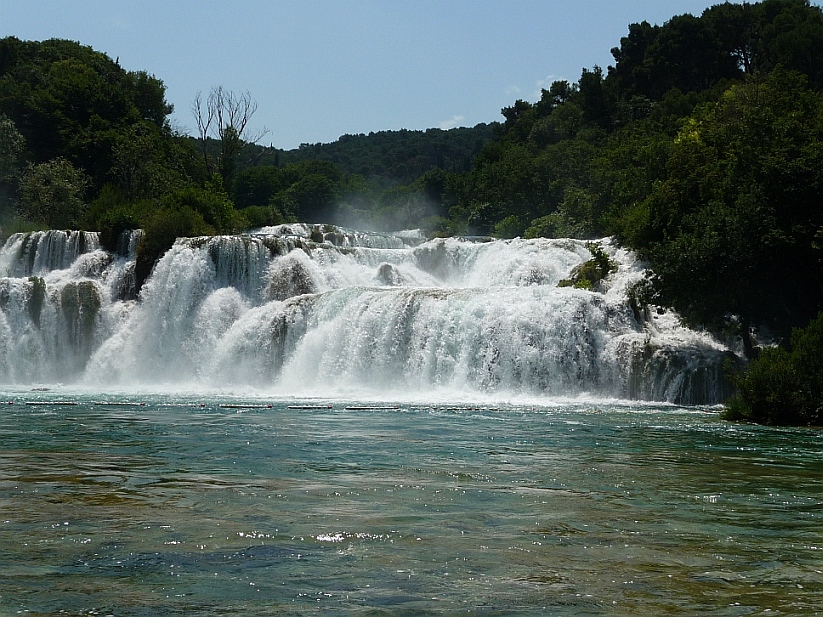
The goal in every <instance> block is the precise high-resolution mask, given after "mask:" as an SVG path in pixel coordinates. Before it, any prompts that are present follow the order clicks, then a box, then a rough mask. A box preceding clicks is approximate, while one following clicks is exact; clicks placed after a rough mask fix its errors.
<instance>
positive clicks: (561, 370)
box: [0, 225, 732, 404]
mask: <svg viewBox="0 0 823 617" xmlns="http://www.w3.org/2000/svg"><path fill="white" fill-rule="evenodd" d="M138 241H139V232H133V233H132V234H131V235H127V236H124V238H123V242H122V243H121V247H120V248H119V249H118V251H116V252H115V253H114V254H111V253H108V252H106V251H105V250H103V249H102V248H101V247H100V243H99V241H98V238H97V234H95V233H92V232H64V231H49V232H36V233H31V234H16V235H14V236H12V237H11V238H9V240H8V241H7V242H6V244H5V246H4V247H3V248H2V250H0V383H5V384H35V383H36V384H42V383H58V382H60V383H72V384H79V385H83V386H88V387H90V388H98V389H105V388H112V387H118V388H135V387H137V388H149V389H150V388H167V387H170V386H171V387H183V386H185V387H186V388H188V389H197V388H202V389H208V390H215V389H224V390H242V389H244V388H253V389H255V390H257V391H265V392H270V393H272V394H275V395H282V396H336V395H343V396H345V395H348V396H361V397H363V396H366V397H370V398H375V399H392V398H398V397H412V398H413V397H415V396H424V395H431V394H432V393H442V394H443V395H444V396H446V395H448V396H449V397H451V398H463V399H466V400H468V399H472V398H476V397H484V398H488V397H492V398H493V397H528V398H535V397H537V398H546V399H552V398H554V399H557V398H563V397H593V398H616V399H636V400H637V399H640V400H653V401H667V402H673V403H679V404H712V403H717V402H720V401H722V400H723V399H724V398H725V396H726V395H727V394H728V385H727V384H726V382H725V381H724V379H723V362H724V360H725V359H726V358H728V357H730V356H732V354H731V352H730V351H729V350H728V349H727V348H726V347H724V345H722V344H721V343H720V342H718V341H716V340H714V339H713V338H711V337H710V336H708V335H706V334H704V333H699V332H695V331H692V330H688V329H686V328H684V327H682V326H681V325H680V324H679V321H678V319H677V316H676V315H674V314H673V313H670V312H667V311H656V310H652V311H647V312H646V313H645V314H639V313H638V311H637V310H633V309H632V307H631V306H630V303H629V301H628V296H627V290H628V289H629V287H630V285H631V284H632V283H634V282H636V281H638V280H640V279H641V278H642V277H643V276H644V273H645V270H644V265H643V264H642V263H640V262H638V260H637V259H636V257H635V256H634V255H633V254H631V253H630V252H627V251H625V250H622V249H620V248H618V247H616V246H615V245H613V243H612V242H611V241H610V240H609V239H603V240H601V241H600V244H601V246H602V247H603V249H604V250H605V251H606V253H607V254H608V255H609V257H610V259H612V260H614V261H615V262H616V263H617V265H618V268H617V271H616V272H614V273H612V274H611V275H610V276H609V277H608V279H606V280H605V281H604V282H603V284H602V285H601V286H600V288H599V289H598V290H597V291H587V290H582V289H574V288H571V287H558V285H557V284H558V282H559V281H560V280H561V279H564V278H567V277H568V276H569V275H570V272H571V271H572V269H573V268H574V267H575V266H578V265H580V264H581V263H583V262H585V261H586V260H588V259H590V258H591V254H590V252H589V250H588V248H587V247H586V243H585V242H582V241H577V240H567V239H564V240H549V239H534V240H522V239H514V240H494V241H480V240H478V239H460V238H448V239H437V240H430V241H428V242H423V241H422V239H421V238H418V237H416V236H415V235H414V234H400V235H394V236H390V235H380V234H365V233H359V232H353V231H349V230H342V229H339V228H332V227H330V226H325V227H324V226H310V225H283V226H278V227H273V228H264V229H262V230H260V231H259V232H257V233H254V234H247V235H239V236H216V237H203V238H181V239H178V240H177V242H176V243H175V245H174V246H173V247H172V248H171V249H170V250H169V251H168V252H167V253H166V254H165V255H164V256H163V257H162V259H160V261H158V262H157V264H156V265H155V268H154V270H153V271H152V274H151V276H150V277H149V278H148V279H147V281H146V283H145V284H144V286H143V287H142V289H141V290H140V292H139V295H138V294H137V293H136V291H135V286H134V285H135V284H134V260H135V248H136V246H137V242H138Z"/></svg>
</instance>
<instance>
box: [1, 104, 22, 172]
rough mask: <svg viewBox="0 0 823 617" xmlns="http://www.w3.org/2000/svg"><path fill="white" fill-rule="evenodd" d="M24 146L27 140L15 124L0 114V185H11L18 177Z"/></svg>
mask: <svg viewBox="0 0 823 617" xmlns="http://www.w3.org/2000/svg"><path fill="white" fill-rule="evenodd" d="M24 145H25V140H24V139H23V136H22V135H21V134H20V131H18V130H17V127H16V126H15V125H14V122H12V121H11V120H10V119H9V118H8V117H7V116H5V115H4V114H0V185H3V184H6V183H10V182H12V181H13V180H14V178H15V177H16V175H17V171H18V166H19V157H20V154H21V153H22V152H23V147H24Z"/></svg>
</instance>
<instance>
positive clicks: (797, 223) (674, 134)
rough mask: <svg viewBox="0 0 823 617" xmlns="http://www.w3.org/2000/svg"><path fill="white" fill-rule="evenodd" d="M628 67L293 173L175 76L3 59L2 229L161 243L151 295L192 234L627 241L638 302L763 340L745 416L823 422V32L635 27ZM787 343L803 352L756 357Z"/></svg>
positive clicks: (704, 25) (96, 58)
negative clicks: (176, 120)
mask: <svg viewBox="0 0 823 617" xmlns="http://www.w3.org/2000/svg"><path fill="white" fill-rule="evenodd" d="M612 55H613V57H614V65H613V66H609V67H606V68H605V69H604V68H602V67H597V66H595V67H592V68H587V69H583V70H582V73H581V76H580V79H579V80H578V81H577V82H575V83H570V82H568V81H556V82H554V83H553V84H552V85H551V87H550V88H548V89H544V90H543V91H542V96H541V98H540V100H539V101H537V102H535V103H530V102H527V101H522V100H518V101H514V102H513V104H512V105H511V106H510V107H506V108H504V109H503V110H502V121H501V122H500V123H490V124H481V125H478V126H476V127H472V128H461V129H452V130H449V131H441V130H438V129H430V130H428V131H394V132H380V133H373V134H370V135H344V136H342V137H341V138H340V139H339V140H338V141H336V142H334V143H332V144H313V145H310V144H303V145H302V146H301V147H300V148H299V149H297V150H293V151H283V150H277V149H275V148H271V147H269V148H266V147H264V146H262V145H258V144H256V143H254V142H255V141H258V140H257V138H258V137H261V136H259V135H258V136H252V135H248V134H247V133H246V132H245V126H246V122H247V120H248V118H249V115H250V114H252V113H253V112H254V105H253V103H252V101H251V100H250V98H249V95H248V93H245V94H241V95H235V94H233V93H228V92H225V91H222V89H216V90H212V91H211V92H210V93H209V95H208V97H207V98H206V99H201V98H200V96H198V99H197V100H196V101H195V105H194V108H195V109H196V110H198V111H199V116H198V127H199V129H200V130H199V135H198V136H197V137H191V136H188V135H180V134H177V133H175V132H174V131H173V130H172V128H171V127H170V125H169V122H168V117H169V114H170V112H171V109H170V107H169V105H168V104H167V103H166V101H165V98H164V92H165V86H164V85H163V83H162V81H160V80H159V79H157V78H156V77H154V76H151V75H148V74H146V73H144V72H130V71H126V70H124V69H122V68H121V67H120V66H119V64H118V63H117V62H116V61H112V60H111V59H110V58H109V57H107V56H106V55H104V54H101V53H99V52H95V51H94V50H92V49H90V48H88V47H84V46H82V45H80V44H78V43H73V42H69V41H61V40H50V41H43V42H26V41H20V40H18V39H15V38H13V37H10V38H6V39H2V40H0V227H2V228H3V232H4V233H5V234H8V233H11V232H12V231H17V230H22V229H31V228H37V227H82V228H86V229H95V230H99V231H100V232H101V234H102V238H103V241H104V242H106V243H107V244H108V245H109V246H112V247H113V246H114V244H115V243H116V239H117V237H118V235H119V234H120V232H121V231H123V230H126V229H133V228H137V227H140V228H143V229H144V230H145V236H144V240H143V242H142V243H141V245H140V248H139V278H141V279H144V278H145V277H146V276H147V275H148V273H149V272H150V269H151V267H152V265H153V263H154V262H155V260H156V259H157V258H158V257H159V256H160V255H162V253H163V252H164V251H165V250H166V249H167V248H168V247H169V246H170V245H171V243H172V242H173V240H174V238H175V237H177V236H184V235H195V234H197V235H200V234H211V233H223V232H237V231H241V230H244V229H247V228H249V227H255V226H261V225H267V224H275V223H279V222H283V221H288V220H302V221H306V222H328V223H337V224H343V225H350V226H359V227H368V228H373V229H380V230H394V229H401V228H408V227H421V228H423V229H425V230H426V231H427V232H428V233H430V234H431V235H453V234H472V235H478V234H479V235H492V236H495V237H499V238H509V237H515V236H525V237H541V236H543V237H564V236H573V237H579V238H589V239H594V238H598V237H602V236H606V235H610V236H614V237H615V238H617V240H618V241H619V242H620V243H622V244H623V245H624V246H627V247H628V248H631V249H634V250H635V251H637V252H638V253H639V254H640V255H641V256H642V257H643V258H644V259H646V260H647V261H648V262H649V264H650V265H651V267H652V270H653V272H654V275H652V276H650V277H649V278H648V279H647V280H646V281H645V282H644V283H643V284H641V285H638V286H637V288H635V289H634V290H633V292H632V293H633V301H635V302H637V303H638V304H643V303H646V304H656V305H663V306H671V307H673V308H675V309H676V310H677V311H678V312H679V313H680V314H681V315H682V316H683V318H684V320H685V321H687V322H688V323H689V324H690V325H692V326H696V327H703V328H706V329H709V330H710V331H712V332H714V333H716V334H718V335H721V336H731V337H739V340H740V341H741V342H742V346H743V348H744V350H745V353H746V355H747V356H748V357H749V358H751V359H752V360H753V363H752V365H751V366H752V370H751V371H750V372H749V373H746V374H744V375H739V376H738V377H737V378H736V380H737V384H738V386H739V389H740V395H739V397H738V398H737V399H736V402H735V403H734V405H732V407H731V409H732V412H733V415H734V417H737V418H742V419H753V420H757V421H766V422H780V421H790V422H792V423H799V424H808V423H817V424H819V423H820V422H821V412H820V408H821V406H823V395H817V394H813V395H809V390H808V388H807V389H806V390H805V394H803V396H800V395H799V394H798V388H803V387H804V386H802V385H798V384H808V383H820V382H823V376H821V375H818V373H819V369H818V368H810V366H811V365H810V364H809V363H808V362H805V361H799V360H797V358H799V357H802V358H806V357H807V356H808V354H807V353H806V351H802V350H807V349H809V348H810V347H809V346H810V345H811V346H812V347H813V348H815V349H818V351H823V350H820V349H819V341H818V342H814V343H810V342H809V341H812V340H813V341H817V338H815V337H818V338H819V336H818V334H817V333H816V332H817V330H819V326H814V324H812V326H810V328H809V330H808V331H805V330H800V329H799V328H803V327H805V326H807V324H810V322H812V320H813V319H814V318H815V317H816V316H817V315H818V313H820V312H821V310H823V261H821V259H822V258H823V254H821V248H823V207H822V206H823V203H821V201H822V200H823V12H821V9H820V8H819V7H818V6H815V5H812V4H810V3H809V2H808V1H807V0H764V1H763V2H759V3H753V4H749V3H742V4H728V3H726V4H718V5H716V6H713V7H711V8H709V9H707V10H706V11H704V12H703V14H702V15H700V16H692V15H688V14H686V15H679V16H674V17H672V18H671V19H670V20H669V21H668V22H666V23H664V24H662V25H651V24H649V23H647V22H642V23H639V24H631V25H629V27H628V33H627V35H626V36H625V37H623V38H622V39H621V40H620V41H619V44H618V45H617V46H616V47H615V48H614V49H612ZM207 120H208V122H207ZM815 323H817V322H815ZM815 328H816V329H815ZM767 339H768V340H775V341H778V342H781V343H782V344H783V345H784V349H783V350H782V351H781V352H780V353H772V352H768V353H765V354H763V355H762V356H761V358H759V359H756V358H757V356H758V354H759V348H758V344H759V343H758V341H762V340H767ZM814 345H817V346H818V347H814ZM798 349H799V350H801V351H796V350H798ZM781 354H782V355H781ZM793 354H794V355H793ZM798 354H799V355H798ZM803 354H806V355H803ZM816 366H817V365H816V364H815V365H814V367H816ZM804 371H805V372H804ZM808 371H812V372H814V375H812V376H811V377H810V376H809V375H810V373H808ZM815 371H816V372H815ZM763 375H770V376H772V377H774V376H775V375H782V376H783V377H781V378H780V379H777V378H774V380H773V383H772V384H771V386H769V387H768V388H767V387H765V386H763V384H764V383H765V381H764V380H765V378H764V377H762V376H763ZM758 376H760V377H758ZM815 379H816V380H817V381H814V380H815ZM752 380H759V381H756V382H755V381H752ZM781 388H782V389H781ZM792 397H794V399H792V400H801V399H802V400H803V401H805V402H804V403H803V410H804V411H802V413H801V412H798V414H799V415H798V414H795V415H794V416H791V418H789V416H788V415H787V414H786V413H785V412H784V411H780V410H781V409H782V407H780V405H783V404H784V402H785V400H787V399H791V398H792ZM804 397H805V398H804ZM769 401H772V403H769ZM810 401H811V402H810ZM815 401H816V402H817V403H819V404H817V403H815ZM769 405H772V407H769ZM781 418H782V419H783V420H781Z"/></svg>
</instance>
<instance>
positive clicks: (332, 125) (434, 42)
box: [0, 0, 720, 149]
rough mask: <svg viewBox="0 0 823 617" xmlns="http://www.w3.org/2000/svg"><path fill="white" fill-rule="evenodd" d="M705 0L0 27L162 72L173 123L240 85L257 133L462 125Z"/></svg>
mask: <svg viewBox="0 0 823 617" xmlns="http://www.w3.org/2000/svg"><path fill="white" fill-rule="evenodd" d="M719 2H720V0H716V1H714V2H711V1H706V0H437V1H434V0H379V1H378V0H346V1H344V0H293V1H289V2H286V1H281V0H230V1H227V0H222V1H219V2H218V1H212V0H129V1H126V0H71V1H69V0H2V2H0V5H2V8H1V10H0V37H5V36H10V35H11V36H16V37H18V38H20V39H24V40H44V39H48V38H65V39H71V40H75V41H79V42H80V43H82V44H84V45H89V46H91V47H93V48H94V49H96V50H98V51H102V52H105V53H106V54H108V55H109V56H110V57H111V58H112V59H114V58H118V57H119V59H120V64H121V66H123V67H124V68H126V69H128V70H145V71H148V72H149V73H151V74H153V75H155V76H156V77H158V78H160V79H162V80H163V82H164V83H165V84H166V87H167V91H166V98H167V100H168V101H169V102H170V103H172V104H173V105H174V107H175V113H174V115H173V117H172V119H173V123H174V124H175V126H176V127H177V128H179V129H182V130H191V129H192V128H193V127H194V126H195V124H194V121H193V119H192V115H191V111H190V108H191V103H192V100H193V99H194V97H195V95H196V94H197V92H198V91H202V92H203V93H204V96H205V95H206V94H208V91H209V90H210V88H211V87H213V86H217V85H222V86H223V87H224V88H227V89H229V90H234V91H238V92H240V91H245V90H248V91H250V92H251V95H252V97H253V98H254V99H255V100H256V101H257V103H258V110H257V113H256V114H255V116H254V117H253V120H252V123H251V124H252V125H253V127H254V128H255V129H260V128H262V127H265V128H267V129H269V131H270V132H269V133H268V135H266V137H264V138H263V140H261V143H263V144H265V145H268V144H269V143H273V144H274V145H275V146H277V147H280V148H287V149H288V148H295V147H297V146H298V145H299V144H300V143H302V142H308V143H314V142H330V141H334V140H335V139H337V138H338V137H339V136H340V135H342V134H344V133H368V132H370V131H380V130H394V129H400V128H408V129H426V128H431V127H441V128H451V127H453V126H473V125H475V124H477V123H479V122H492V121H495V120H500V119H501V116H500V109H501V108H502V107H505V106H508V105H511V104H512V103H513V102H514V101H515V100H516V99H518V98H521V99H525V100H528V101H532V102H533V101H536V100H537V99H538V98H539V96H540V88H541V87H548V86H549V85H551V82H552V81H554V80H556V79H567V80H569V81H571V82H574V81H577V80H578V79H579V77H580V72H581V69H582V68H583V67H586V68H591V67H593V66H594V65H595V64H598V65H600V66H602V67H604V68H605V67H607V66H608V65H609V64H610V63H612V61H613V59H612V56H611V54H610V53H609V50H610V49H611V48H612V47H615V46H617V45H619V42H620V37H621V36H624V35H625V34H626V32H627V30H628V25H629V24H630V23H633V22H639V21H643V20H646V21H648V22H650V23H652V24H655V23H656V24H662V23H664V22H666V21H667V20H668V19H669V18H671V17H672V16H674V15H680V14H682V13H692V14H693V15H699V14H700V13H702V11H703V9H705V8H706V7H708V6H711V5H713V4H718V3H719Z"/></svg>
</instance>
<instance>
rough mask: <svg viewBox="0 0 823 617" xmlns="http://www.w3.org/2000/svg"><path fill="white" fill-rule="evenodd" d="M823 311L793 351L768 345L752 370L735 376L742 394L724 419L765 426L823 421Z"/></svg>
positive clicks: (800, 333)
mask: <svg viewBox="0 0 823 617" xmlns="http://www.w3.org/2000/svg"><path fill="white" fill-rule="evenodd" d="M821 354H823V313H820V314H819V315H818V316H817V317H816V318H815V319H814V320H812V321H811V323H809V325H808V326H806V328H803V329H797V328H796V329H795V330H794V331H793V332H792V337H791V349H790V350H786V349H782V348H779V347H774V348H767V349H764V350H763V351H762V352H761V353H760V355H759V356H758V357H757V358H756V359H755V360H752V362H751V363H750V364H749V366H748V368H747V370H746V371H744V372H742V373H737V374H734V375H732V376H731V379H732V383H733V384H734V385H735V387H736V388H737V394H735V396H733V397H732V398H731V399H730V400H729V401H728V402H727V403H726V411H725V413H724V417H725V418H726V419H727V420H741V421H748V422H757V423H760V424H772V425H792V426H809V425H816V426H819V425H821V424H823V355H821Z"/></svg>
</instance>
